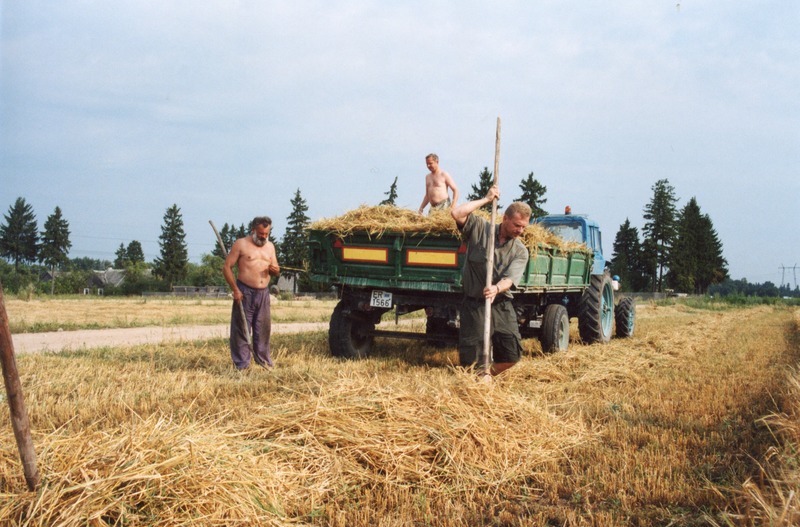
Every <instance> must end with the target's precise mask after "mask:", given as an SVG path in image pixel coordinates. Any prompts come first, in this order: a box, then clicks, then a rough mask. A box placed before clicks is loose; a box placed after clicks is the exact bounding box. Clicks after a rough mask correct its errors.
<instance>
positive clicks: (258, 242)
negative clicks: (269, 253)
mask: <svg viewBox="0 0 800 527" xmlns="http://www.w3.org/2000/svg"><path fill="white" fill-rule="evenodd" d="M253 243H255V244H256V245H258V246H259V247H264V246H265V245H266V244H267V239H266V238H264V239H261V238H259V237H258V235H257V234H255V233H254V234H253Z"/></svg>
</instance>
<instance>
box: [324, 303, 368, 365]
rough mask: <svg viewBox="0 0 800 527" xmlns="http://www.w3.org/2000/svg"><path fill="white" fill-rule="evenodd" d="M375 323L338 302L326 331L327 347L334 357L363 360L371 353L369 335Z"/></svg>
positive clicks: (365, 315)
mask: <svg viewBox="0 0 800 527" xmlns="http://www.w3.org/2000/svg"><path fill="white" fill-rule="evenodd" d="M374 329H375V323H374V322H372V321H371V320H370V317H369V316H367V314H366V313H364V312H359V311H356V310H352V309H351V308H350V306H349V305H348V304H347V303H346V302H344V301H340V302H339V303H338V304H336V307H335V308H334V309H333V314H332V315H331V324H330V328H329V329H328V345H329V347H330V349H331V354H333V356H334V357H342V358H345V359H363V358H364V357H366V356H367V355H369V354H370V352H371V351H372V344H373V341H374V337H373V336H372V335H370V334H369V333H370V332H371V331H372V330H374Z"/></svg>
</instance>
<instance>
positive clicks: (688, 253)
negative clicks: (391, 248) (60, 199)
mask: <svg viewBox="0 0 800 527" xmlns="http://www.w3.org/2000/svg"><path fill="white" fill-rule="evenodd" d="M492 183H493V175H492V172H491V171H490V170H489V169H488V167H484V168H483V170H482V171H481V172H480V173H479V174H478V181H477V183H475V184H473V185H472V186H471V192H470V193H469V194H468V196H467V200H472V199H477V198H480V197H483V196H484V195H485V194H486V192H487V191H488V189H489V187H491V185H492ZM519 190H520V194H519V196H518V198H517V199H516V201H522V202H525V203H527V204H528V205H530V206H531V209H532V210H533V214H534V217H539V216H544V215H547V214H548V212H547V210H545V209H544V208H543V206H544V204H545V203H546V202H547V199H546V197H545V194H546V192H547V187H546V186H544V185H543V184H542V183H541V182H539V181H538V180H537V179H536V177H535V176H534V173H533V172H530V173H529V174H528V175H527V177H525V178H524V179H522V180H521V181H520V183H519ZM652 191H653V195H652V198H651V200H650V202H649V203H647V204H646V205H645V206H644V208H643V214H642V217H643V219H644V225H643V227H642V230H641V233H640V232H639V230H638V229H637V228H636V227H634V226H632V224H631V221H630V219H628V218H626V220H625V222H624V223H623V224H622V225H620V227H619V230H618V231H617V233H616V237H615V239H614V243H613V255H612V257H611V258H610V259H609V261H608V262H607V265H608V269H609V271H610V272H611V273H612V274H615V275H618V276H619V277H620V281H621V283H622V287H623V289H624V290H627V291H664V290H667V289H673V290H675V291H679V292H686V293H697V294H705V293H707V292H708V291H709V288H710V287H711V286H712V285H714V284H722V283H725V282H726V281H727V280H729V278H728V270H727V261H726V260H725V258H724V257H723V254H722V242H721V241H720V239H719V236H718V235H717V233H716V231H715V229H714V226H713V222H712V221H711V218H710V217H709V216H708V215H707V214H704V213H702V211H701V209H700V206H699V204H698V203H697V200H696V198H694V197H693V198H691V199H690V200H689V202H688V203H687V204H686V205H685V206H684V207H683V208H681V209H680V210H678V208H677V202H678V199H677V198H676V196H675V189H674V188H673V187H672V186H671V185H670V184H669V181H668V180H666V179H663V180H659V181H657V182H656V183H655V184H654V185H653V187H652ZM384 195H385V196H386V198H385V199H383V200H382V201H380V203H379V204H380V205H390V206H396V199H397V178H396V177H395V179H394V181H393V182H392V184H391V186H390V187H389V190H388V191H387V192H385V193H384ZM290 203H291V213H290V214H289V216H287V218H286V225H287V227H286V231H285V233H284V236H283V237H282V239H281V240H275V239H274V238H273V237H272V236H270V239H271V241H272V242H273V243H274V244H275V247H276V250H277V252H278V257H279V261H280V263H281V267H282V276H284V277H286V278H290V279H294V280H293V283H294V284H295V288H296V289H297V290H300V291H310V290H313V289H314V288H315V287H319V286H318V285H317V286H315V284H312V283H311V282H310V280H309V279H308V276H307V274H306V273H304V272H303V269H305V268H306V266H307V260H308V258H307V236H308V235H307V228H308V225H309V224H310V218H309V216H308V214H307V213H308V204H307V202H306V200H305V199H304V198H303V197H302V194H301V192H300V189H299V188H298V189H297V190H296V191H295V193H294V196H293V197H292V199H291V201H290ZM498 208H502V205H500V204H498ZM4 219H5V222H4V223H3V224H2V225H0V256H2V257H3V258H4V259H5V261H0V281H2V283H3V284H4V287H6V288H7V289H10V290H12V291H14V290H18V289H20V288H22V287H31V284H33V286H34V287H36V288H37V289H38V290H42V292H45V291H43V289H44V287H45V285H44V284H43V280H42V279H41V277H42V275H43V274H44V273H47V274H48V277H49V278H50V279H49V280H48V281H47V284H46V285H47V287H49V292H50V293H51V294H53V293H56V292H64V293H67V292H69V293H76V292H79V291H80V290H82V287H83V286H80V283H81V277H84V278H85V276H86V273H88V272H90V271H91V270H97V269H105V268H107V267H111V266H113V267H114V268H117V269H125V271H126V278H125V285H124V286H123V287H120V288H119V290H110V291H106V294H108V293H121V294H137V293H140V292H141V291H144V290H155V291H158V290H162V291H169V290H171V288H172V287H173V286H175V285H190V286H198V287H201V286H210V285H217V286H224V285H225V281H224V278H223V277H222V271H221V269H222V263H223V254H222V250H221V249H220V248H219V247H218V246H217V243H216V242H217V241H216V238H215V239H214V247H215V248H214V250H212V251H211V252H210V253H207V254H203V255H202V258H201V263H200V264H193V263H191V262H189V261H188V249H187V245H186V240H185V237H186V233H185V231H184V226H183V217H182V215H181V211H180V208H179V207H178V205H177V204H173V205H172V206H171V207H169V208H168V209H167V211H166V212H165V214H164V218H163V224H162V227H161V234H160V236H159V248H160V252H159V256H158V257H156V258H155V259H154V260H153V261H152V262H150V263H147V262H145V257H144V253H143V251H142V246H141V243H139V242H138V241H137V240H132V241H130V242H129V243H128V244H127V245H125V244H124V243H121V244H120V246H119V248H118V249H117V251H116V253H115V259H114V261H113V262H109V261H106V260H93V259H90V258H77V259H70V258H69V257H68V254H69V250H70V248H71V246H72V244H71V242H70V240H69V236H70V231H69V222H68V221H67V220H66V219H65V218H64V217H63V215H62V212H61V209H60V208H59V207H56V208H55V210H54V211H53V213H52V214H51V215H50V216H48V217H47V220H46V221H45V223H44V229H43V230H42V231H41V232H40V231H39V230H38V227H37V223H36V216H35V214H34V212H33V209H32V207H31V206H30V205H29V204H28V203H27V202H26V201H25V199H24V198H21V197H20V198H17V200H16V202H15V203H14V204H13V205H12V206H11V207H10V208H9V211H8V213H7V214H6V215H5V216H4ZM249 232H250V226H249V225H245V224H244V223H241V224H239V225H238V226H237V225H236V223H233V222H231V223H227V222H226V223H224V224H223V226H222V228H221V229H220V237H221V238H222V240H223V243H224V244H225V246H226V248H230V246H231V245H232V244H233V242H234V241H235V240H236V239H238V238H241V237H243V236H245V235H247V234H249ZM209 235H211V234H209ZM7 262H10V263H12V264H13V267H11V266H9V264H8V263H7ZM37 263H38V264H40V265H39V266H37V265H35V264H37ZM90 268H93V269H90ZM81 273H83V274H81ZM72 274H75V275H77V277H76V276H71V275H72ZM56 277H57V279H56ZM59 282H61V286H60V285H59Z"/></svg>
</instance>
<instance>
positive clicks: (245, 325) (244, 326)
mask: <svg viewBox="0 0 800 527" xmlns="http://www.w3.org/2000/svg"><path fill="white" fill-rule="evenodd" d="M208 223H210V224H211V228H212V229H214V234H216V235H217V242H218V243H219V248H220V249H221V250H222V257H223V258H227V257H228V249H226V248H225V242H223V241H222V236H220V235H219V231H218V230H217V226H216V225H214V222H213V221H211V220H208ZM234 302H236V303H237V304H239V314H240V315H241V316H242V329H243V330H244V334H245V336H246V337H247V345H248V346H250V352H251V353H255V351H254V350H253V336H252V335H251V334H250V325H249V324H248V323H247V316H246V315H245V313H244V306H243V305H242V303H241V302H238V301H236V300H234Z"/></svg>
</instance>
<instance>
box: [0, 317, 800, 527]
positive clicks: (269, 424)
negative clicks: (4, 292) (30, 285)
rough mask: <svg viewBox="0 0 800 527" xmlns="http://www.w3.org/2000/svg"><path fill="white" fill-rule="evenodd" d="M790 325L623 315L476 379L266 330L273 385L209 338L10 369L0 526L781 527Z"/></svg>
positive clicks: (425, 359) (789, 513)
mask: <svg viewBox="0 0 800 527" xmlns="http://www.w3.org/2000/svg"><path fill="white" fill-rule="evenodd" d="M9 312H10V309H9ZM10 314H11V313H10ZM420 325H422V324H420ZM799 327H800V311H798V310H797V309H788V308H781V307H756V308H746V309H719V310H711V309H697V308H690V307H687V306H685V305H680V304H678V305H674V306H655V305H645V306H639V310H638V320H637V334H636V335H635V336H634V337H633V338H632V339H623V340H616V339H615V340H613V341H612V342H611V343H609V344H607V345H592V346H584V345H580V344H579V343H577V342H575V341H573V342H572V343H571V345H570V349H569V351H568V352H565V353H556V354H552V355H542V354H541V353H540V350H539V346H538V343H537V342H536V341H535V340H526V341H525V356H524V358H523V360H522V362H521V363H520V364H519V365H517V366H516V367H514V368H512V369H511V370H509V371H508V372H506V373H505V374H503V376H501V377H500V378H498V379H497V381H496V382H495V383H493V384H491V385H484V384H481V383H477V382H475V379H474V377H473V376H472V375H471V374H469V373H468V372H464V371H460V370H459V369H457V368H453V367H451V365H450V364H451V363H452V362H453V361H455V360H456V359H457V353H456V351H455V350H454V349H447V348H445V349H434V348H427V347H424V346H421V345H419V344H417V343H409V342H407V341H389V340H382V339H379V340H378V341H377V342H376V354H375V356H373V357H371V358H369V359H365V360H361V361H339V360H334V359H333V358H331V357H330V356H329V354H328V351H327V342H326V338H327V336H326V334H325V332H318V333H310V334H303V335H293V336H275V338H274V339H273V353H274V355H275V359H276V364H277V368H276V369H275V370H273V371H265V370H261V369H252V370H249V371H247V372H244V373H239V372H235V371H233V368H232V366H231V365H230V359H229V357H228V351H227V349H226V345H225V343H224V342H223V341H221V340H220V341H217V340H212V341H204V342H195V343H192V344H186V343H183V344H180V345H178V344H176V345H162V346H150V345H148V346H136V347H129V348H104V349H98V350H83V351H72V352H69V353H62V354H46V355H22V356H19V357H17V365H18V368H19V371H20V373H21V376H22V384H23V388H24V390H25V399H26V403H27V407H28V412H29V414H30V416H31V420H32V429H33V435H34V443H35V445H36V449H37V455H38V466H39V470H40V472H41V474H42V484H41V488H40V489H39V490H38V491H37V492H28V491H27V489H26V487H25V482H24V478H23V475H22V470H21V466H20V463H19V457H18V453H17V451H16V446H15V442H14V437H13V434H12V431H11V427H10V426H9V424H8V422H7V421H5V425H4V426H2V427H0V428H2V429H1V430H0V439H1V440H0V445H2V447H1V449H0V524H2V525H30V526H40V525H64V526H73V525H74V526H78V525H80V526H84V525H90V526H104V525H120V526H121V525H125V526H140V525H142V526H143V525H148V526H167V525H169V526H174V525H193V526H194V525H215V526H217V525H218V526H223V525H225V526H229V525H274V526H290V525H324V526H336V527H339V526H362V525H363V526H373V525H375V526H387V527H388V526H422V525H435V526H476V525H498V526H501V525H502V526H516V525H520V526H522V525H559V526H561V525H599V526H627V525H797V524H798V523H800V505H799V504H798V498H797V490H798V485H797V483H798V461H797V450H796V447H797V446H798V445H800V437H798V436H800V417H799V416H800V413H799V412H798V400H800V399H798V395H800V381H798V378H797V374H796V370H795V365H796V364H797V361H798V355H800V339H799V338H798V335H799V334H800V330H799V329H798V328H799ZM573 331H574V335H575V337H577V328H576V327H574V326H573Z"/></svg>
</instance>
